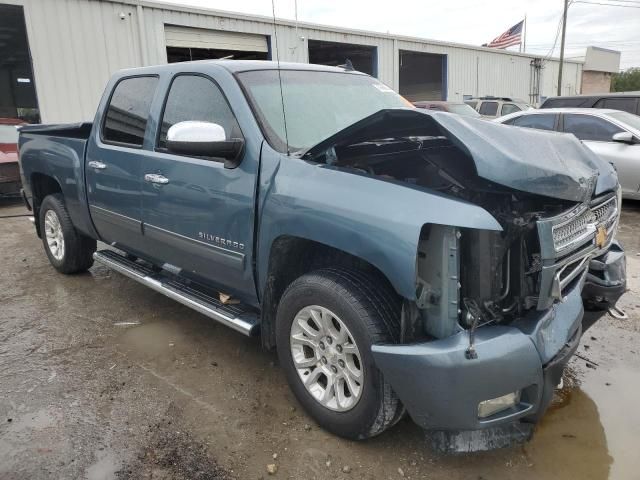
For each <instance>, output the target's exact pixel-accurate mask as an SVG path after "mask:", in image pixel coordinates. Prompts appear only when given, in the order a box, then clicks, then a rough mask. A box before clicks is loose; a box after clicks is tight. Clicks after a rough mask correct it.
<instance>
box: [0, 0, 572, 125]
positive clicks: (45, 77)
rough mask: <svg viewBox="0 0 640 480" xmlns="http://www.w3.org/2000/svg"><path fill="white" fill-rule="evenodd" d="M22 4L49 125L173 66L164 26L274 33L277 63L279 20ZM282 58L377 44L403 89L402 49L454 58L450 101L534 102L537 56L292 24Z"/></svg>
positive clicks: (83, 3)
mask: <svg viewBox="0 0 640 480" xmlns="http://www.w3.org/2000/svg"><path fill="white" fill-rule="evenodd" d="M0 3H9V4H15V5H23V6H24V8H25V18H26V23H27V34H28V37H29V42H30V47H31V53H32V58H33V67H34V75H35V82H36V90H37V94H38V101H39V104H40V110H41V116H42V120H43V122H48V123H52V122H70V121H78V120H92V119H93V115H94V112H95V109H96V106H97V104H98V101H99V99H100V95H101V94H102V90H103V88H104V85H105V83H106V82H107V80H108V79H109V76H110V75H111V74H112V73H113V72H115V71H116V70H119V69H122V68H129V67H135V66H141V65H153V64H160V63H166V61H167V54H166V45H165V24H169V25H181V26H189V27H198V28H208V29H214V30H223V31H224V30H226V31H233V32H243V33H253V34H260V35H265V36H267V37H268V39H269V42H270V45H271V51H272V55H273V58H275V55H276V42H275V41H274V40H273V28H274V27H273V24H272V23H271V22H270V21H269V20H268V19H264V18H259V17H249V16H246V15H233V17H232V16H231V15H230V16H225V15H224V14H219V15H216V14H213V13H207V12H204V11H201V10H195V9H188V8H184V9H183V8H178V7H174V6H166V5H158V4H151V3H148V2H145V1H143V0H141V1H139V2H138V1H132V0H123V1H122V2H117V1H103V0H0ZM277 32H278V44H279V45H278V46H279V50H280V60H281V61H293V62H307V61H308V51H307V40H309V39H314V40H325V41H332V42H346V43H355V44H363V45H372V46H376V47H377V55H378V62H377V63H378V78H379V79H380V80H381V81H383V82H384V83H386V84H388V85H389V86H391V87H392V88H394V89H396V90H397V88H398V71H399V66H398V51H399V50H414V51H418V52H429V53H437V54H444V55H447V64H448V69H447V70H448V71H447V92H448V99H449V100H461V99H462V98H463V95H501V96H515V97H519V98H523V99H525V100H528V99H529V92H530V69H531V67H530V61H531V58H533V57H529V56H524V55H518V54H511V53H506V54H505V53H500V52H492V51H488V50H486V49H478V48H472V47H469V48H465V47H463V46H456V45H448V44H442V43H433V42H428V41H426V40H425V41H420V40H417V39H409V38H404V37H395V38H394V37H392V36H389V35H384V34H380V35H378V34H373V33H370V32H351V31H347V30H345V29H337V28H336V29H331V28H329V27H327V28H324V27H319V26H310V25H305V24H301V25H300V26H299V27H298V29H297V30H296V28H295V26H294V24H293V23H292V22H289V21H283V22H279V24H278V26H277ZM557 74H558V62H557V61H549V62H547V63H546V64H545V67H544V69H543V71H542V75H541V87H540V93H541V95H543V96H551V95H555V93H556V82H557ZM581 76H582V65H581V64H580V63H576V62H566V63H565V73H564V79H565V80H564V82H563V83H564V84H565V85H564V87H563V93H565V94H573V93H577V92H579V91H580V81H581Z"/></svg>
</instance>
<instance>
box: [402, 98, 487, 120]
mask: <svg viewBox="0 0 640 480" xmlns="http://www.w3.org/2000/svg"><path fill="white" fill-rule="evenodd" d="M413 105H414V106H416V107H417V108H423V109H425V110H435V111H437V112H449V113H455V114H456V115H462V116H463V117H476V118H480V114H479V113H478V112H476V111H475V110H474V109H473V108H471V107H470V106H469V105H467V104H466V103H464V102H445V101H423V102H413Z"/></svg>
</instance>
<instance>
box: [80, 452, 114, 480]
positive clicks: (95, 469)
mask: <svg viewBox="0 0 640 480" xmlns="http://www.w3.org/2000/svg"><path fill="white" fill-rule="evenodd" d="M96 456H97V457H98V460H97V461H96V462H95V463H94V464H93V465H90V466H89V467H88V468H87V470H86V478H87V480H115V479H116V472H117V471H118V470H119V469H120V467H121V466H122V464H121V462H120V460H118V457H117V456H116V454H115V453H114V452H112V451H109V450H105V451H102V452H98V454H97V455H96Z"/></svg>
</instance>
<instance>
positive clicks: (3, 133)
mask: <svg viewBox="0 0 640 480" xmlns="http://www.w3.org/2000/svg"><path fill="white" fill-rule="evenodd" d="M0 143H18V130H17V129H16V127H15V125H0Z"/></svg>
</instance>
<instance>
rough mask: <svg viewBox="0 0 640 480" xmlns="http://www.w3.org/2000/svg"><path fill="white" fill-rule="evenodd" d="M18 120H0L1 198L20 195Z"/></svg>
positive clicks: (21, 123) (20, 122) (19, 121)
mask: <svg viewBox="0 0 640 480" xmlns="http://www.w3.org/2000/svg"><path fill="white" fill-rule="evenodd" d="M23 124H24V122H23V121H22V120H20V119H18V118H0V196H5V195H17V194H19V193H20V186H21V185H20V170H19V168H18V130H17V128H16V127H18V126H20V125H23Z"/></svg>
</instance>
